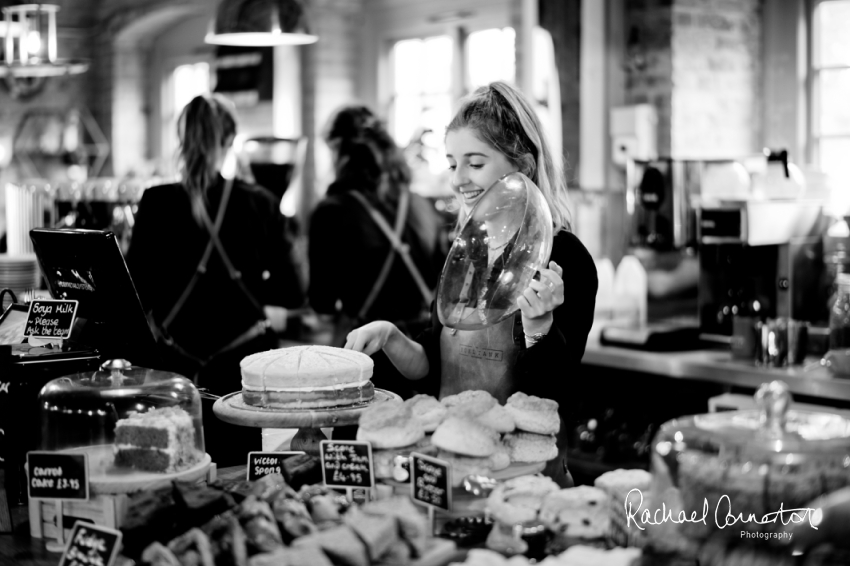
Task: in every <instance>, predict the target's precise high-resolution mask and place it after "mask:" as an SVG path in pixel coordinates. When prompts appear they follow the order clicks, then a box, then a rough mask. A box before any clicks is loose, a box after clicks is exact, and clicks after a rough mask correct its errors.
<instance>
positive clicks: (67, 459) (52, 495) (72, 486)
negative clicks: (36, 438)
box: [27, 452, 89, 499]
mask: <svg viewBox="0 0 850 566" xmlns="http://www.w3.org/2000/svg"><path fill="white" fill-rule="evenodd" d="M27 472H28V474H27V475H28V480H29V481H28V485H27V491H28V494H29V497H30V499H88V498H89V466H88V455H87V454H60V453H58V452H27Z"/></svg>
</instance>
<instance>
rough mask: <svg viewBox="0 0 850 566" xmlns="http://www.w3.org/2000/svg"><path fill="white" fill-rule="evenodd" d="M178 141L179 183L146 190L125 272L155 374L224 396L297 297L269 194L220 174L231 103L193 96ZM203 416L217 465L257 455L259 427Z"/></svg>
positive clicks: (232, 131) (207, 412)
mask: <svg viewBox="0 0 850 566" xmlns="http://www.w3.org/2000/svg"><path fill="white" fill-rule="evenodd" d="M178 135H179V138H180V158H181V166H182V182H180V183H175V184H169V185H161V186H157V187H152V188H150V189H148V190H146V191H145V193H144V195H143V196H142V200H141V202H140V203H139V210H138V213H137V218H136V225H135V227H134V230H133V236H132V240H131V244H130V249H129V251H128V254H127V256H128V257H127V260H128V266H129V268H130V270H131V273H132V275H133V279H134V281H135V282H136V287H137V290H138V293H139V296H140V298H141V300H142V303H143V305H144V307H145V310H146V311H147V312H148V315H149V320H150V322H151V326H152V328H153V329H154V332H155V334H156V335H157V338H158V345H159V352H160V355H161V358H162V360H163V363H162V366H163V367H162V369H167V370H171V371H175V372H177V373H180V374H182V375H184V376H186V377H189V378H190V379H193V380H194V381H195V383H196V385H198V387H200V388H205V389H207V390H209V391H210V392H211V393H213V394H215V395H226V394H228V393H231V392H234V391H238V390H239V389H241V377H240V369H239V362H240V361H241V360H242V358H243V357H245V356H247V355H249V354H253V353H256V352H259V351H263V350H267V349H270V348H274V347H276V346H277V339H276V331H277V332H281V331H283V330H284V329H285V327H286V319H287V309H293V308H296V307H300V306H302V304H303V303H304V292H303V289H302V285H301V283H300V281H299V278H298V275H297V271H296V268H295V265H294V264H293V261H292V259H291V247H292V246H291V244H290V242H289V241H288V240H287V237H286V226H285V218H284V217H283V216H282V215H281V213H280V212H279V210H278V206H277V203H276V200H275V198H274V196H273V195H272V194H271V193H270V192H269V191H267V190H266V189H264V188H262V187H259V186H256V185H251V184H248V183H245V182H243V181H241V180H239V179H235V178H232V176H231V175H228V174H227V173H225V174H224V175H223V168H224V165H225V162H226V161H227V159H228V156H229V154H230V151H231V146H232V144H233V140H234V137H235V136H236V120H235V118H234V114H233V111H232V109H231V105H230V103H229V102H228V101H227V100H226V99H224V98H222V97H220V96H217V95H204V96H198V97H196V98H194V99H193V100H192V101H191V102H190V103H189V104H188V105H187V106H186V107H185V108H184V109H183V112H182V113H181V115H180V118H179V121H178ZM233 169H234V170H235V167H234V168H233ZM203 415H204V436H205V439H206V441H205V444H206V449H207V452H208V453H209V454H210V456H212V458H213V461H214V462H216V463H217V464H218V465H219V466H226V465H234V464H242V463H244V462H245V458H246V454H247V452H248V451H249V450H259V449H261V437H260V432H259V431H258V430H256V429H250V428H244V427H238V426H232V425H227V424H225V423H223V422H221V421H219V420H218V419H217V418H216V417H215V416H214V414H213V412H212V403H211V402H208V401H204V407H203Z"/></svg>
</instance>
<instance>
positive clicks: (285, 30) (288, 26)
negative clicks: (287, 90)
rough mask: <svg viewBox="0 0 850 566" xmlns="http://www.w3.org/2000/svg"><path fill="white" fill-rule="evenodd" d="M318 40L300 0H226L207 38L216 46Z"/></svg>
mask: <svg viewBox="0 0 850 566" xmlns="http://www.w3.org/2000/svg"><path fill="white" fill-rule="evenodd" d="M318 39H319V38H318V37H317V36H315V35H312V34H311V33H310V31H309V27H308V25H307V15H306V13H305V12H304V7H303V6H302V4H301V2H300V1H299V0H222V1H221V3H220V4H219V5H218V11H217V12H216V17H215V20H214V21H213V23H212V29H211V30H210V32H209V33H208V34H207V36H206V38H205V39H204V40H205V41H206V43H212V44H215V45H232V46H245V47H269V46H273V45H304V44H308V43H314V42H316V41H317V40H318Z"/></svg>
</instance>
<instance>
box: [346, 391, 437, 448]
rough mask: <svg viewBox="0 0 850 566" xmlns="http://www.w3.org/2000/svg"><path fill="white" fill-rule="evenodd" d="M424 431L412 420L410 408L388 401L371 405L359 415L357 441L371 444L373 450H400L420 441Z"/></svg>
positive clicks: (416, 420)
mask: <svg viewBox="0 0 850 566" xmlns="http://www.w3.org/2000/svg"><path fill="white" fill-rule="evenodd" d="M424 436H425V430H424V429H423V428H422V423H420V422H419V420H418V419H415V418H413V413H412V412H411V410H410V407H409V406H407V405H405V404H404V403H399V402H394V401H388V402H385V403H379V404H376V405H372V406H371V407H369V408H368V409H366V410H365V411H363V414H361V415H360V423H359V428H358V429H357V440H364V441H368V442H371V443H372V447H373V448H402V447H404V446H410V445H411V444H414V443H416V442H419V441H420V440H422V438H423V437H424Z"/></svg>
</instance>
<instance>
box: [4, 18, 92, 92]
mask: <svg viewBox="0 0 850 566" xmlns="http://www.w3.org/2000/svg"><path fill="white" fill-rule="evenodd" d="M58 11H59V6H56V5H53V4H21V5H16V6H7V7H5V8H3V26H2V31H3V33H4V35H5V36H6V37H5V42H4V50H5V56H4V58H3V61H2V64H0V77H3V76H5V77H7V78H8V77H11V78H40V77H56V76H62V75H75V74H78V73H83V72H85V71H87V70H88V68H89V63H88V61H86V60H83V59H60V58H59V56H58V49H57V44H56V12H58Z"/></svg>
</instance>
